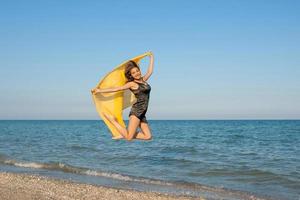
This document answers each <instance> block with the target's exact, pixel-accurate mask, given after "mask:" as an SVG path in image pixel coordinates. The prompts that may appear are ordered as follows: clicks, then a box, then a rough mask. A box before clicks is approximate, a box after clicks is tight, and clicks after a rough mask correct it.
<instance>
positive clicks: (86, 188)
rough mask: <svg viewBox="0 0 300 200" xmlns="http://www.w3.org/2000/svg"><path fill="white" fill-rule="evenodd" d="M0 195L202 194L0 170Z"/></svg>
mask: <svg viewBox="0 0 300 200" xmlns="http://www.w3.org/2000/svg"><path fill="white" fill-rule="evenodd" d="M0 199H1V200H13V199H19V200H27V199H28V200H32V199H89V200H92V199H97V200H101V199H103V200H109V199H113V200H124V199H130V200H133V199H137V200H144V199H155V200H171V199H180V200H184V199H203V198H191V197H183V196H180V197H177V196H170V195H165V194H160V193H154V192H139V191H134V190H123V189H115V188H109V187H103V186H95V185H89V184H83V183H75V182H71V181H67V180H60V179H53V178H49V177H43V176H37V175H28V174H14V173H6V172H3V173H0Z"/></svg>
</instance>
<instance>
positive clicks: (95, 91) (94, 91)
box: [91, 88, 101, 94]
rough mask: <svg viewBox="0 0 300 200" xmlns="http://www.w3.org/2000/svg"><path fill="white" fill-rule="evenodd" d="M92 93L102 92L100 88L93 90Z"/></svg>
mask: <svg viewBox="0 0 300 200" xmlns="http://www.w3.org/2000/svg"><path fill="white" fill-rule="evenodd" d="M91 92H92V94H97V93H99V92H101V90H100V89H98V88H95V89H92V90H91Z"/></svg>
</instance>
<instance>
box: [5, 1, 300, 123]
mask: <svg viewBox="0 0 300 200" xmlns="http://www.w3.org/2000/svg"><path fill="white" fill-rule="evenodd" d="M0 4H1V6H0V26H1V29H0V70H1V79H0V93H1V94H0V95H1V98H0V110H1V112H0V119H99V116H98V114H97V113H96V110H95V107H94V104H93V101H92V98H91V95H90V89H91V88H93V87H95V86H96V84H97V83H98V81H99V80H100V79H101V78H102V77H103V76H104V75H105V74H106V73H107V72H109V71H110V70H111V69H112V68H113V67H115V66H116V65H118V64H120V63H121V62H123V61H125V60H127V59H129V58H131V57H134V56H136V55H139V54H141V53H144V52H146V51H148V50H151V51H152V52H153V53H154V56H155V63H154V73H153V75H152V77H151V78H150V79H149V84H150V85H151V86H152V91H151V97H150V104H149V109H148V112H147V117H148V119H300V78H299V77H300V37H299V36H300V12H299V10H300V2H299V1H275V0H274V1H252V0H251V1H250V0H249V1H240V0H236V1H198V0H197V1H167V0H166V1H121V0H120V1H54V0H51V1H1V3H0ZM148 62H149V60H144V61H143V62H142V64H141V66H142V71H143V72H146V70H147V65H148ZM128 112H129V110H126V111H125V113H124V116H125V117H127V113H128Z"/></svg>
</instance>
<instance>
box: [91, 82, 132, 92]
mask: <svg viewBox="0 0 300 200" xmlns="http://www.w3.org/2000/svg"><path fill="white" fill-rule="evenodd" d="M131 87H132V82H128V83H126V84H124V85H122V86H119V87H114V88H105V89H99V88H95V89H93V90H92V91H91V92H92V93H93V94H97V93H108V92H118V91H121V90H126V89H129V88H131Z"/></svg>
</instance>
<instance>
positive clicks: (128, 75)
mask: <svg viewBox="0 0 300 200" xmlns="http://www.w3.org/2000/svg"><path fill="white" fill-rule="evenodd" d="M135 67H137V68H138V69H139V70H140V67H139V66H138V64H137V63H136V62H134V61H133V60H129V61H128V63H127V64H126V67H125V77H126V78H127V82H130V81H133V80H134V78H133V77H132V76H131V73H130V70H131V69H133V68H135Z"/></svg>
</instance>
